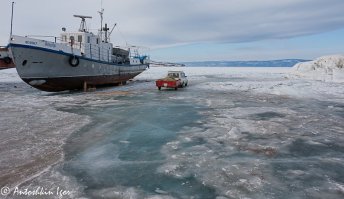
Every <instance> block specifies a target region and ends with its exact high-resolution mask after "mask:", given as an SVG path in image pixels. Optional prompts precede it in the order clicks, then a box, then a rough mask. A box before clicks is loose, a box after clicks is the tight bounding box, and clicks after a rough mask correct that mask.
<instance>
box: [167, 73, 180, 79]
mask: <svg viewBox="0 0 344 199" xmlns="http://www.w3.org/2000/svg"><path fill="white" fill-rule="evenodd" d="M168 76H169V77H172V78H178V77H179V74H178V73H169V74H168Z"/></svg>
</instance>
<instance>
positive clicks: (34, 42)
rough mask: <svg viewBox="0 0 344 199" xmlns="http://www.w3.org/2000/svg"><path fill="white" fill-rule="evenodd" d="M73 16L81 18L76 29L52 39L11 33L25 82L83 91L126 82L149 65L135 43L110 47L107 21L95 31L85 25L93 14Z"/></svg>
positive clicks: (50, 89)
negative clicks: (133, 44)
mask: <svg viewBox="0 0 344 199" xmlns="http://www.w3.org/2000/svg"><path fill="white" fill-rule="evenodd" d="M99 13H100V14H101V19H102V12H99ZM74 17H77V18H80V19H81V23H80V27H79V29H78V31H74V32H67V31H66V28H62V33H61V34H60V37H55V39H54V41H49V40H41V39H39V38H35V37H28V36H18V35H11V38H10V42H9V49H10V53H11V55H12V57H13V60H14V63H15V64H16V70H17V72H18V74H19V76H20V78H21V79H22V80H23V81H24V82H26V83H27V84H29V85H30V86H32V87H34V88H37V89H39V90H42V91H48V92H59V91H65V90H76V89H84V90H86V89H87V88H90V87H97V86H100V85H118V84H125V83H126V82H127V81H128V80H130V79H133V78H134V77H135V76H137V75H139V74H140V73H142V72H143V71H145V70H146V69H147V68H149V60H150V59H149V55H141V54H139V49H138V48H137V46H127V47H126V48H124V47H118V46H113V44H112V43H111V42H110V41H109V37H110V35H111V33H112V31H111V32H109V28H108V26H107V24H105V26H104V27H103V25H101V28H100V30H99V31H98V33H97V34H94V33H92V32H90V31H89V30H88V29H87V26H86V19H89V18H92V17H90V16H83V15H74ZM101 24H102V22H101ZM115 26H116V24H115ZM115 26H114V27H115ZM114 27H113V28H112V30H113V29H114Z"/></svg>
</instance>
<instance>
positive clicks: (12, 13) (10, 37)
mask: <svg viewBox="0 0 344 199" xmlns="http://www.w3.org/2000/svg"><path fill="white" fill-rule="evenodd" d="M13 7H14V1H13V2H12V14H11V32H10V39H12V30H13Z"/></svg>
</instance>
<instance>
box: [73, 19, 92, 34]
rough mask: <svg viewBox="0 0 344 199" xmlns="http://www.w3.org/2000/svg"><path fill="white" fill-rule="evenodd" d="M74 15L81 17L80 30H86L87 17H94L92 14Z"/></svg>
mask: <svg viewBox="0 0 344 199" xmlns="http://www.w3.org/2000/svg"><path fill="white" fill-rule="evenodd" d="M73 16H74V17H78V18H81V23H80V28H79V31H80V32H86V29H87V27H86V19H92V17H90V16H83V15H73Z"/></svg>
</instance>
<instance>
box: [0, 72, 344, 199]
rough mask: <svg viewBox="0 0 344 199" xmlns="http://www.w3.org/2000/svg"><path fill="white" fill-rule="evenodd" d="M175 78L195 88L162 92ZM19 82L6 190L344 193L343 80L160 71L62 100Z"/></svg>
mask: <svg viewBox="0 0 344 199" xmlns="http://www.w3.org/2000/svg"><path fill="white" fill-rule="evenodd" d="M168 70H184V71H185V73H186V75H187V76H188V78H189V86H188V87H186V88H183V89H179V90H178V91H174V90H164V91H158V89H157V88H156V87H155V82H154V80H155V79H158V78H161V77H164V76H165V75H166V73H167V71H168ZM8 77H17V76H16V74H15V71H13V70H12V72H7V73H2V71H0V80H1V81H0V95H1V99H0V100H1V104H0V111H1V112H2V113H3V114H2V116H1V118H0V130H1V132H4V133H2V135H1V145H0V146H1V152H0V153H1V159H0V161H1V162H0V166H1V169H2V170H5V171H6V172H5V174H7V176H4V174H2V175H3V176H2V179H5V180H7V181H2V180H1V181H0V182H6V184H7V183H10V185H14V184H18V183H21V182H22V183H21V185H22V186H25V187H35V186H44V185H46V186H48V187H54V186H60V187H63V188H65V189H68V188H69V189H72V190H73V195H72V196H70V198H76V197H81V198H167V199H170V198H195V199H196V198H217V199H225V198H264V199H265V198H341V197H342V196H343V194H344V192H343V187H344V181H343V179H344V159H343V157H344V156H343V153H344V145H343V143H344V142H343V141H344V140H343V134H344V124H343V123H342V121H343V118H344V114H343V113H344V103H343V102H344V90H343V89H344V88H343V86H342V84H341V83H336V82H326V81H325V82H324V81H316V80H312V79H305V78H303V77H300V76H298V75H295V74H294V73H292V69H291V68H228V67H223V68H213V67H212V68H206V67H199V68H187V67H185V68H151V69H149V70H147V71H145V72H144V73H142V74H141V75H139V76H138V77H137V78H136V79H134V81H132V82H130V83H129V84H128V85H125V86H121V87H113V88H103V89H99V90H97V91H96V92H91V93H82V92H76V93H75V92H74V93H68V92H66V93H59V94H50V93H45V92H40V91H37V90H35V89H33V88H31V87H29V86H27V85H26V84H24V83H22V82H21V81H11V78H8ZM2 80H3V81H2ZM26 138H27V139H26ZM22 143H24V144H22ZM62 147H63V151H62V150H61V148H62ZM51 153H53V154H55V155H54V156H50V154H51ZM39 154H41V155H40V156H39ZM37 157H39V158H42V159H43V160H42V161H41V160H40V159H37ZM48 157H57V158H48ZM62 158H63V159H62ZM34 160H37V161H35V163H34V164H32V165H33V166H30V165H28V166H27V167H25V168H31V169H28V170H25V169H24V170H22V169H19V168H24V167H17V166H13V165H19V166H20V165H27V164H28V162H30V161H34ZM61 160H62V162H61ZM59 161H60V162H59ZM11 167H12V168H11ZM32 168H33V169H32ZM27 171H30V172H27ZM11 172H12V173H11ZM8 173H10V174H8ZM17 176H20V177H17ZM23 181H26V182H23ZM4 185H5V183H4Z"/></svg>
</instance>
